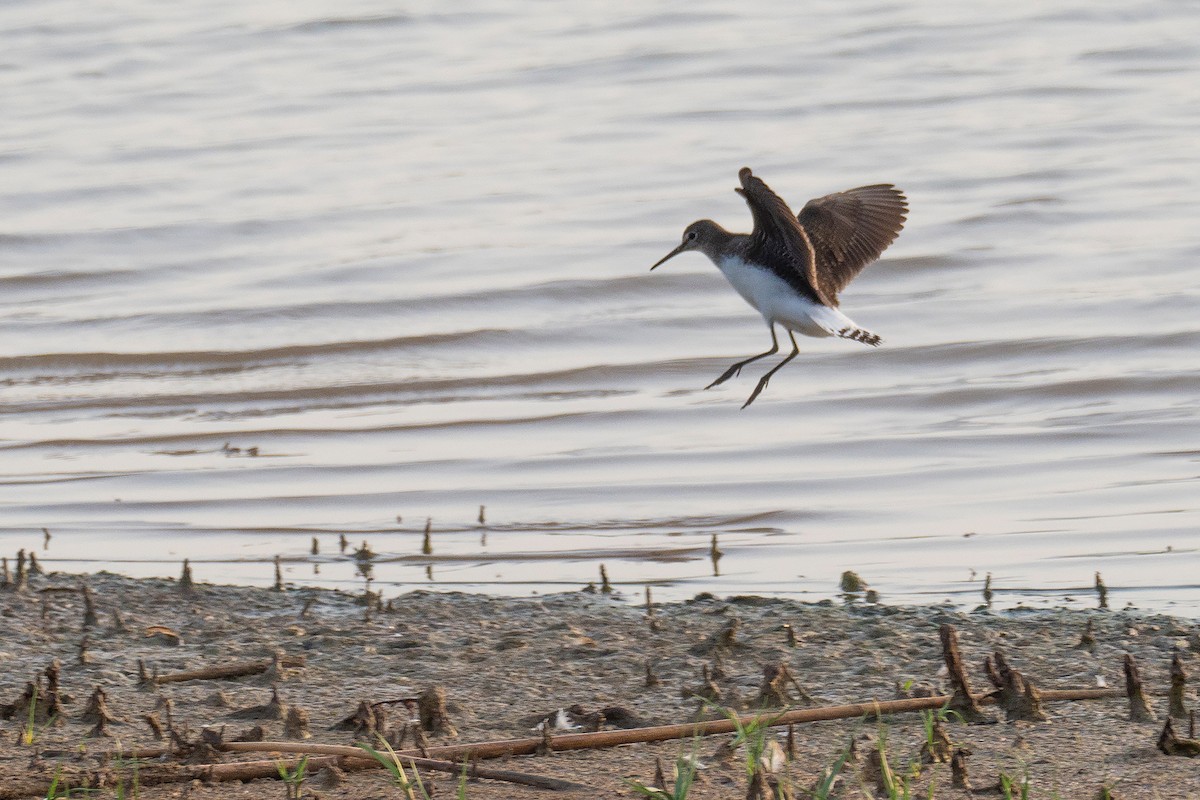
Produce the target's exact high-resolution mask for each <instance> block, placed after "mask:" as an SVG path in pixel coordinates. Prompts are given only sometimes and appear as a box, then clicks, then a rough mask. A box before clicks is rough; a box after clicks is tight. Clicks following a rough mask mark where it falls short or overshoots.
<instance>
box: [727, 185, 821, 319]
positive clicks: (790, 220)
mask: <svg viewBox="0 0 1200 800" xmlns="http://www.w3.org/2000/svg"><path fill="white" fill-rule="evenodd" d="M738 179H739V180H740V181H741V183H742V188H740V189H737V190H735V191H737V193H738V194H740V195H741V196H742V197H744V198H746V205H748V206H750V214H751V215H752V216H753V217H754V230H753V231H752V232H751V233H750V237H749V240H748V242H747V245H746V257H747V259H748V260H751V261H755V262H758V263H760V264H770V265H773V266H775V267H776V268H777V269H776V272H777V274H779V275H780V277H781V278H783V279H784V280H786V281H787V282H788V284H789V285H791V286H792V287H793V288H795V289H796V290H797V291H799V292H801V293H802V294H804V295H805V296H806V297H808V298H810V299H811V300H814V301H815V302H818V303H824V304H825V305H834V304H835V302H836V301H834V302H830V300H832V298H826V297H825V296H824V294H823V293H822V292H821V289H820V286H819V284H818V282H817V272H816V253H815V251H814V250H813V246H812V243H811V242H810V241H809V237H808V234H807V233H805V230H804V228H803V227H801V225H800V221H799V220H798V219H797V218H796V217H795V216H794V215H793V214H792V210H791V209H790V208H788V204H787V203H785V202H784V201H783V198H781V197H780V196H779V195H777V194H775V192H773V191H771V189H770V187H769V186H767V185H766V184H765V183H763V182H762V179H760V178H756V177H754V174H753V173H752V172H751V171H750V168H749V167H742V169H741V170H740V171H739V172H738Z"/></svg>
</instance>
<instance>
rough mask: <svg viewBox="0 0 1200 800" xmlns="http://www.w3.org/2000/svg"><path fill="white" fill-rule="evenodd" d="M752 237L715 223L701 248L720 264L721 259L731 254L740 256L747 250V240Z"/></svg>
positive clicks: (711, 259)
mask: <svg viewBox="0 0 1200 800" xmlns="http://www.w3.org/2000/svg"><path fill="white" fill-rule="evenodd" d="M749 238H750V237H749V236H747V235H746V234H744V233H730V232H729V231H727V230H725V229H724V228H722V227H721V226H720V225H715V224H714V225H713V230H712V231H710V232H709V234H708V236H707V237H706V238H705V241H704V243H703V244H702V245H701V247H700V250H701V251H702V252H703V253H704V255H706V256H708V258H709V260H710V261H712V262H713V263H714V264H720V263H721V259H723V258H728V257H729V256H740V255H741V254H742V252H743V251H744V250H745V244H746V241H747V240H748V239H749Z"/></svg>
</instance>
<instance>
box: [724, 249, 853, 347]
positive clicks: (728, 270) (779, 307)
mask: <svg viewBox="0 0 1200 800" xmlns="http://www.w3.org/2000/svg"><path fill="white" fill-rule="evenodd" d="M717 268H718V269H719V270H721V274H722V275H724V276H725V278H726V279H727V280H728V281H729V283H730V284H731V285H732V286H733V288H734V289H736V290H737V293H738V294H740V295H741V296H742V297H743V298H745V300H746V302H747V303H749V304H750V305H752V306H754V307H755V308H756V309H758V313H760V314H762V315H763V319H765V320H766V321H767V324H768V325H771V324H775V323H777V324H779V325H782V326H783V327H785V328H787V329H788V330H792V331H795V332H796V333H802V334H804V335H805V336H816V337H821V336H836V335H837V334H838V332H839V331H842V330H845V329H846V328H855V327H857V326H856V325H855V324H854V322H853V321H852V320H851V319H850V318H849V317H847V316H846V315H845V314H843V313H842V312H841V311H838V310H837V309H836V308H830V307H829V306H825V305H821V304H820V303H814V302H813V301H812V300H809V299H808V298H807V297H804V296H803V295H800V294H797V293H796V290H795V289H793V288H792V287H791V286H789V285H788V283H787V281H785V280H783V279H782V278H779V277H777V276H776V275H774V274H773V273H771V272H770V271H768V270H765V269H761V268H759V267H752V266H749V265H747V264H746V262H744V261H742V260H741V259H740V258H731V257H726V258H722V259H720V260H719V261H718V262H717Z"/></svg>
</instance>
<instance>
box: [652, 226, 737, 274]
mask: <svg viewBox="0 0 1200 800" xmlns="http://www.w3.org/2000/svg"><path fill="white" fill-rule="evenodd" d="M728 235H729V234H728V233H726V232H725V229H724V228H722V227H721V226H720V225H718V224H717V223H715V222H713V221H712V220H711V219H701V220H696V221H695V222H693V223H692V224H691V225H688V226H687V228H685V229H684V231H683V241H682V242H680V243H679V247H676V248H675V249H674V250H672V251H671V252H669V253H667V254H666V255H665V256H663V258H661V259H659V261H658V263H657V264H655V265H654V266H653V267H651V268H650V269H654V268H655V267H658V266H659V265H661V264H665V263H666V262H667V261H670V260H671V259H672V258H674V257H675V256H677V255H679V254H680V253H686V252H688V251H689V250H699V251H700V252H702V253H704V254H705V255H707V256H709V257H710V258H711V257H712V254H713V253H714V252H716V248H717V246H718V244H719V243H720V242H721V241H723V240H724V238H726V237H727V236H728Z"/></svg>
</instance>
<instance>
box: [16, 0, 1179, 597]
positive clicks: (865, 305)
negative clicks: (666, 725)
mask: <svg viewBox="0 0 1200 800" xmlns="http://www.w3.org/2000/svg"><path fill="white" fill-rule="evenodd" d="M59 7H60V8H59V11H60V12H61V13H56V14H54V15H53V16H52V17H47V16H46V15H45V13H44V11H43V10H41V9H39V8H37V7H35V6H34V5H29V4H22V3H11V4H7V5H5V6H4V7H3V8H0V32H3V35H4V39H5V42H6V48H5V52H4V53H3V54H0V82H2V83H3V85H4V87H5V96H6V98H7V102H6V126H5V130H4V132H3V134H0V165H2V167H3V170H4V173H5V180H4V181H3V182H2V183H0V220H2V222H0V342H2V344H0V414H2V417H0V418H2V420H3V422H2V424H0V549H3V551H4V552H6V553H9V554H10V556H11V554H14V553H15V552H16V550H17V549H18V548H26V549H35V548H41V547H42V546H43V541H42V532H41V531H42V529H43V528H47V529H49V530H50V531H51V532H52V534H53V539H52V540H50V541H48V542H47V543H46V545H47V549H45V550H40V549H39V554H40V555H42V556H43V558H42V560H43V562H44V563H45V565H46V566H47V567H50V568H63V569H77V568H92V569H96V568H112V569H118V570H120V571H122V572H127V573H130V574H148V575H149V574H153V575H177V574H178V570H179V565H180V562H181V561H182V559H184V558H189V559H191V560H192V563H193V565H194V570H195V573H196V579H197V580H201V581H241V582H252V583H258V584H263V585H270V584H271V583H272V582H273V580H274V576H273V566H272V564H273V560H274V558H275V556H277V555H278V556H280V557H281V569H282V571H283V575H284V578H285V580H288V581H292V582H295V583H305V584H309V583H312V584H319V585H329V586H344V587H348V588H349V587H360V586H361V584H362V581H363V578H362V575H361V574H359V572H360V570H359V566H360V564H362V563H364V562H363V560H362V559H356V558H355V557H354V554H353V553H354V550H356V549H361V546H362V545H361V543H362V542H363V541H366V542H368V543H369V547H370V549H371V550H372V551H373V552H374V554H375V556H374V557H373V558H372V559H369V560H367V561H366V562H365V563H366V564H369V566H370V568H371V570H372V574H373V576H374V584H375V586H376V588H380V587H383V588H388V587H396V586H405V587H409V586H414V585H421V586H424V585H433V586H437V587H447V588H466V589H482V590H486V591H494V592H513V593H525V592H530V591H539V592H544V591H553V590H557V589H560V588H575V587H578V586H581V585H583V584H585V583H587V582H591V581H598V580H599V566H600V564H604V565H605V566H606V568H607V571H608V574H609V576H610V579H611V580H612V582H613V583H614V584H615V585H616V586H617V587H618V589H624V590H625V591H626V592H627V593H631V594H632V595H637V594H638V593H639V592H640V587H641V585H643V584H646V583H652V584H654V585H655V586H656V589H655V596H656V597H657V598H660V599H670V598H672V597H683V596H689V595H691V594H694V593H695V592H697V591H702V590H710V591H715V592H719V593H747V592H772V593H785V594H799V595H802V596H809V597H813V598H817V597H828V596H833V595H834V594H835V593H836V591H837V579H838V576H839V575H840V574H841V572H842V571H843V570H846V569H853V570H855V571H856V572H858V573H859V574H861V575H862V576H863V577H864V578H866V579H867V580H868V581H870V583H871V585H872V586H873V587H874V588H876V589H877V590H878V591H879V592H880V593H881V595H882V597H883V599H884V600H885V601H887V602H912V601H941V600H944V599H951V600H953V601H955V602H960V603H964V604H974V603H975V602H977V598H978V597H979V596H980V593H981V591H982V581H983V577H982V576H984V575H986V574H987V573H989V572H990V573H991V574H992V575H993V589H994V591H995V592H996V600H997V602H998V603H1000V604H1009V605H1011V604H1014V603H1018V602H1025V603H1027V604H1032V603H1041V602H1061V601H1063V599H1064V597H1067V596H1070V597H1072V598H1074V602H1078V603H1083V604H1089V603H1092V602H1093V601H1094V597H1093V596H1092V595H1091V594H1089V593H1090V592H1091V588H1090V587H1091V586H1092V581H1093V575H1094V573H1095V572H1096V571H1100V572H1102V574H1103V575H1104V578H1105V580H1106V582H1107V583H1108V585H1109V587H1110V590H1111V592H1112V597H1111V602H1112V603H1113V605H1115V606H1120V605H1124V604H1125V603H1126V602H1134V603H1135V604H1137V605H1139V606H1143V607H1154V608H1163V609H1168V610H1175V611H1178V612H1181V613H1190V614H1200V600H1198V599H1197V597H1198V596H1200V595H1197V593H1196V592H1195V589H1196V588H1197V582H1196V579H1195V575H1197V574H1198V567H1200V559H1198V557H1197V552H1198V550H1200V540H1198V539H1197V530H1200V512H1198V509H1197V500H1196V498H1197V497H1198V496H1200V493H1197V491H1196V489H1197V482H1198V476H1200V450H1197V449H1196V441H1197V432H1200V425H1198V424H1197V417H1198V414H1197V408H1196V406H1197V390H1196V387H1197V386H1200V380H1198V378H1200V359H1198V358H1197V356H1196V353H1197V352H1200V327H1198V325H1197V322H1196V314H1195V309H1196V308H1197V299H1198V295H1200V289H1198V286H1200V281H1197V272H1196V267H1195V264H1196V263H1197V260H1198V259H1197V257H1198V256H1200V234H1198V233H1197V229H1196V226H1195V206H1194V203H1193V202H1191V201H1190V198H1192V197H1194V196H1196V194H1197V188H1198V187H1197V186H1196V184H1197V182H1198V181H1200V170H1197V169H1196V168H1195V167H1196V163H1197V156H1200V152H1198V151H1197V147H1196V139H1195V134H1194V132H1195V130H1196V128H1197V125H1198V123H1200V119H1198V118H1197V115H1198V114H1200V111H1198V109H1200V102H1197V101H1200V96H1198V95H1197V88H1196V87H1197V86H1200V80H1198V78H1200V75H1198V74H1197V73H1198V72H1200V45H1198V44H1197V43H1196V42H1197V37H1195V36H1194V35H1191V33H1190V28H1191V27H1192V26H1190V22H1191V20H1190V17H1188V16H1187V11H1186V10H1185V9H1184V8H1182V7H1180V6H1178V5H1175V4H1171V3H1167V2H1155V3H1151V4H1150V5H1149V6H1145V7H1142V8H1139V10H1138V13H1137V14H1136V15H1133V14H1130V13H1127V12H1121V11H1106V10H1103V9H1098V8H1096V7H1095V6H1093V5H1089V4H1084V3H1077V4H1075V5H1074V6H1073V7H1062V6H1060V7H1057V8H1056V10H1055V11H1054V12H1053V13H1048V12H1046V11H1045V10H1044V7H1043V6H1041V5H1039V4H1035V3H1025V4H1021V3H1018V4H1015V5H1014V4H1008V5H1006V6H1005V7H1004V8H1003V9H1002V12H994V13H993V14H992V15H991V16H983V15H981V14H980V13H979V12H978V11H977V10H972V11H971V12H969V13H967V12H964V11H963V10H960V9H959V8H958V7H957V6H945V5H944V4H940V3H936V2H925V3H918V4H916V5H913V4H907V5H903V6H879V5H878V4H858V5H852V6H850V7H847V6H845V5H834V4H830V5H827V6H824V5H818V6H817V7H813V8H806V9H804V10H803V12H801V10H800V9H796V10H794V11H791V10H786V9H781V8H779V7H778V6H777V5H773V4H765V3H763V4H753V3H752V4H749V5H747V4H743V5H742V6H739V9H738V10H737V11H736V12H731V11H729V10H727V9H723V8H720V7H718V6H716V5H712V6H711V7H710V6H706V5H704V4H701V5H700V6H695V5H694V4H693V6H689V13H688V14H687V15H686V16H678V15H673V14H659V13H651V12H643V13H639V14H631V13H628V12H625V11H622V10H620V9H614V8H613V7H612V6H611V5H608V4H599V3H597V4H593V5H587V4H585V5H583V6H575V7H573V8H572V11H571V13H570V14H569V15H568V14H566V12H561V13H555V12H549V11H547V10H538V9H534V8H533V7H526V6H523V5H520V4H507V3H502V2H496V3H490V4H489V3H486V2H485V3H482V4H477V5H476V6H474V7H473V8H472V9H471V10H470V12H465V11H464V12H449V13H447V12H445V11H444V10H441V9H440V8H435V7H426V8H414V9H411V10H409V11H407V12H406V13H404V14H396V13H395V12H394V9H389V8H384V7H383V5H382V4H379V3H375V2H370V1H369V0H358V2H351V3H348V4H347V3H337V4H334V3H332V2H327V1H326V0H312V2H308V3H303V4H299V5H297V4H295V3H283V2H266V3H258V4H254V5H253V6H252V7H245V6H243V5H242V4H235V3H231V2H216V3H210V4H206V5H205V6H204V7H203V8H200V7H195V8H190V7H186V6H184V7H179V8H174V9H171V10H170V11H169V12H167V11H164V9H163V8H162V7H161V5H157V4H151V3H148V2H145V0H129V2H125V3H122V4H120V8H119V9H116V10H113V9H107V10H105V11H104V12H103V13H100V12H99V11H97V10H96V9H94V8H92V7H91V6H90V5H88V4H86V3H82V2H79V0H63V2H61V3H59ZM743 165H750V166H752V167H754V169H755V171H756V173H757V174H760V175H762V176H763V178H764V179H765V180H767V182H768V183H769V184H770V185H771V186H772V187H774V188H775V189H777V190H778V191H780V192H781V193H782V194H783V195H784V196H785V197H787V198H788V199H789V201H791V202H792V204H793V205H795V206H797V207H798V206H799V205H801V204H802V203H803V202H804V201H805V200H807V199H808V198H810V197H813V196H817V195H820V194H825V193H827V192H830V191H834V190H838V189H843V188H847V187H850V186H855V185H860V184H865V183H873V182H881V181H890V182H894V183H896V184H897V185H899V186H901V187H903V188H904V190H905V191H906V193H907V194H908V196H909V198H910V203H911V206H912V212H911V214H910V218H909V222H908V225H907V228H906V231H905V232H904V234H903V235H902V236H901V238H900V239H899V241H898V242H897V243H896V244H895V245H893V247H892V248H891V249H890V250H889V251H888V254H887V256H888V257H887V258H886V259H885V260H884V261H882V262H880V263H878V264H876V265H874V266H872V267H870V268H868V269H867V271H866V272H864V274H863V275H862V276H860V277H859V278H858V280H857V281H856V282H855V283H854V284H853V285H852V286H851V287H850V288H849V290H848V291H846V292H845V293H844V295H843V302H844V305H845V307H846V309H847V311H848V312H849V313H850V314H851V316H853V317H854V319H855V320H857V321H858V322H860V323H861V324H863V325H864V326H866V327H868V328H870V329H872V330H875V331H877V332H879V333H880V334H881V335H883V336H884V338H885V345H884V347H882V348H880V349H878V350H871V349H869V348H864V347H860V346H857V345H855V344H854V343H852V342H842V341H815V340H805V341H804V342H803V343H802V350H803V353H802V356H801V357H800V358H799V359H797V360H796V361H795V362H793V364H792V365H790V366H789V367H788V368H787V370H786V371H784V372H781V373H780V374H779V375H778V376H777V377H776V378H775V379H774V380H773V382H772V385H771V389H770V391H769V392H768V393H767V394H766V395H764V396H763V397H762V398H760V399H759V400H758V402H757V403H756V404H755V405H754V406H752V407H751V408H750V409H748V410H746V411H745V412H742V411H740V410H739V406H740V404H741V401H742V400H743V399H744V397H745V396H746V394H747V393H748V391H749V389H750V388H751V387H752V386H753V381H756V380H757V378H758V375H759V374H760V373H759V372H758V371H757V370H756V369H755V368H750V369H748V370H747V371H746V373H744V374H743V375H742V376H741V378H739V379H735V380H731V381H730V382H729V383H727V384H725V385H723V386H721V387H718V388H717V389H714V390H712V391H708V392H705V391H703V390H702V389H701V387H703V386H705V385H707V384H708V383H709V382H710V381H711V380H712V379H713V378H714V377H716V375H718V374H720V372H721V371H722V370H723V369H724V368H725V367H726V366H728V365H729V364H730V363H732V362H733V361H734V360H737V359H738V358H743V357H746V356H748V355H751V354H753V353H755V352H758V351H759V350H760V349H761V347H762V342H763V341H764V337H763V331H762V326H761V322H760V321H759V320H758V318H757V316H756V315H755V313H754V312H753V311H752V310H751V309H749V308H748V307H747V306H745V305H744V304H743V303H742V301H741V300H740V299H739V298H737V297H736V295H735V294H734V293H733V292H732V291H731V290H730V288H729V287H728V286H727V285H725V283H724V281H723V280H722V279H721V277H720V276H719V275H718V274H717V272H716V271H715V270H714V269H712V267H711V266H710V265H709V264H708V263H707V262H706V261H704V260H703V259H702V258H701V257H699V256H693V257H690V258H689V257H680V258H678V259H675V260H674V261H672V262H670V263H669V264H668V265H666V266H664V267H663V268H662V269H659V270H657V271H655V273H654V274H653V275H651V274H649V273H648V272H647V269H648V267H649V265H650V264H651V263H653V262H654V261H655V260H656V259H657V258H659V257H660V256H661V255H662V253H663V252H665V251H666V249H669V248H670V247H672V246H674V244H675V243H676V242H677V241H678V236H679V231H680V230H682V227H683V226H684V225H685V224H686V223H687V222H690V221H691V220H693V219H696V218H697V217H701V216H712V217H713V218H714V219H716V220H718V221H719V222H721V223H722V224H724V225H725V226H726V227H728V228H730V229H733V230H738V229H745V228H746V227H747V226H748V225H749V215H748V213H747V211H746V209H745V206H744V204H743V203H742V202H741V200H740V198H738V197H737V196H736V195H734V193H733V192H732V191H731V190H732V188H733V187H734V185H736V173H737V169H738V168H739V167H741V166H743ZM756 366H757V365H756ZM763 368H764V369H765V368H766V367H765V366H764V367H763ZM480 506H486V515H484V514H483V512H482V510H481V509H480ZM426 518H430V519H431V520H432V522H431V525H430V532H429V543H430V550H431V552H429V553H424V552H422V551H423V549H424V548H423V542H424V539H425V520H426ZM343 535H344V536H345V537H347V540H348V542H349V546H348V547H346V548H339V542H338V538H339V536H343ZM714 536H716V537H717V540H718V542H719V548H720V550H721V551H722V552H723V554H724V557H723V558H722V559H721V560H720V562H719V567H720V569H719V573H720V574H719V575H717V574H714V569H713V566H714V564H713V562H712V559H711V558H710V555H711V553H710V551H711V547H712V539H713V537H714ZM314 538H315V539H316V540H317V551H318V552H317V553H315V554H314V553H313V552H312V544H311V543H312V541H313V539H314ZM318 568H319V572H318V571H317V570H318Z"/></svg>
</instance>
